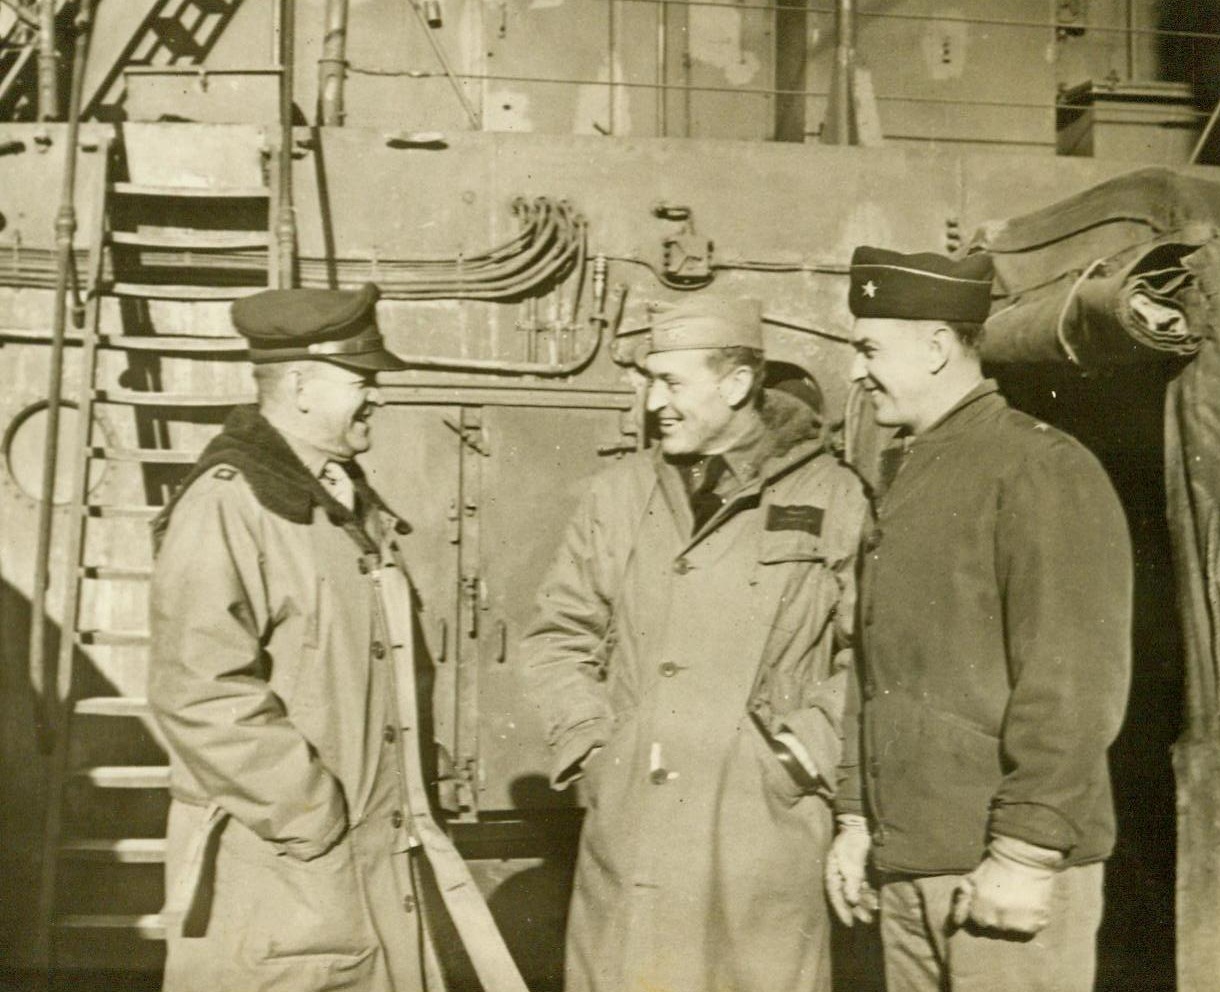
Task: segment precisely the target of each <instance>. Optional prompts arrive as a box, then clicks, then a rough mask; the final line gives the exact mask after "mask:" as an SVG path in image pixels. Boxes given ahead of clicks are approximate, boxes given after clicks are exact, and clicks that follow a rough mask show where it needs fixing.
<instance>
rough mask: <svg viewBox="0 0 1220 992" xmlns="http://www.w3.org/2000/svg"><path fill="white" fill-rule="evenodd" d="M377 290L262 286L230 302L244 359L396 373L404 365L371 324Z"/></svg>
mask: <svg viewBox="0 0 1220 992" xmlns="http://www.w3.org/2000/svg"><path fill="white" fill-rule="evenodd" d="M380 295H381V293H380V291H379V290H378V289H377V287H376V286H375V285H374V284H373V283H371V282H368V283H365V284H364V285H363V286H361V287H360V288H359V289H268V290H264V291H263V292H261V293H255V294H254V295H252V296H245V297H242V298H241V299H239V300H237V301H236V302H234V304H233V307H232V311H231V313H232V317H233V326H234V327H236V328H237V330H238V332H239V333H240V334H241V335H242V336H243V337H244V338H245V339H246V340H247V341H248V342H249V354H250V361H252V362H254V363H255V364H256V365H262V364H266V363H268V362H296V361H309V360H312V361H321V362H330V363H331V364H333V365H340V366H342V367H343V368H348V369H352V370H353V371H356V372H396V371H398V370H399V369H405V368H406V367H407V364H406V363H405V362H404V361H402V359H400V358H398V357H397V356H396V355H393V354H391V353H390V352H389V351H387V350H386V347H385V339H384V338H382V336H381V331H379V330H378V328H377V314H376V303H377V300H378V298H379V297H380Z"/></svg>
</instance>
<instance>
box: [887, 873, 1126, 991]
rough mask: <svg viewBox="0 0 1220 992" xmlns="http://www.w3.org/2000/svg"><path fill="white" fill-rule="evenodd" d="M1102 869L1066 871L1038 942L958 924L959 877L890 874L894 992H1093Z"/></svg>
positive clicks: (890, 954)
mask: <svg viewBox="0 0 1220 992" xmlns="http://www.w3.org/2000/svg"><path fill="white" fill-rule="evenodd" d="M1102 872H1103V867H1102V865H1101V864H1090V865H1081V866H1079V867H1074V868H1067V869H1065V870H1063V871H1062V872H1060V873H1059V874H1058V875H1057V876H1056V877H1055V881H1054V891H1053V894H1052V907H1051V920H1050V923H1049V924H1048V925H1047V926H1046V927H1045V928H1044V929H1042V930H1041V931H1039V932H1038V933H1036V934H1034V935H1033V936H1032V937H1024V936H1022V935H1016V934H1000V933H995V932H990V933H989V932H983V931H980V930H977V929H976V928H974V927H971V926H970V925H967V926H965V927H958V926H956V925H955V924H954V923H953V920H952V909H953V892H954V888H955V886H956V884H957V882H958V881H959V879H960V877H961V876H959V875H928V876H920V875H897V876H890V877H889V880H886V881H883V884H882V886H881V943H882V948H883V951H884V955H885V980H886V988H887V992H1092V989H1093V978H1094V974H1095V972H1096V967H1097V930H1098V927H1099V926H1100V925H1101V911H1102Z"/></svg>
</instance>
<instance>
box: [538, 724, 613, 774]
mask: <svg viewBox="0 0 1220 992" xmlns="http://www.w3.org/2000/svg"><path fill="white" fill-rule="evenodd" d="M606 723H607V721H606V720H590V721H588V722H586V723H584V724H582V725H581V726H580V727H578V728H577V729H576V730H574V731H572V732H571V733H569V734H566V735H565V736H564V738H563V741H562V742H561V743H560V744H558V745H557V746H556V748H555V760H554V762H552V764H551V788H552V789H555V790H558V791H563V790H564V789H566V788H567V787H568V786H570V785H571V784H572V783H573V782H575V781H576V780H577V779H578V778H580V774H581V765H582V764H583V763H584V760H585V757H586V756H587V755H588V753H589V752H590V751H591V750H592V749H593V748H595V747H601V746H605V744H606V740H607V737H608V734H607V732H606Z"/></svg>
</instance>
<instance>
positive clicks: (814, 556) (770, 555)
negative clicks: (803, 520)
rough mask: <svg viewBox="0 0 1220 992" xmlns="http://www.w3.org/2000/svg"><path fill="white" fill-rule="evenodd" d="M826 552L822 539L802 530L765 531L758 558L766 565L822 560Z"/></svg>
mask: <svg viewBox="0 0 1220 992" xmlns="http://www.w3.org/2000/svg"><path fill="white" fill-rule="evenodd" d="M825 557H826V553H825V551H824V550H823V548H822V539H821V538H820V537H819V536H818V535H816V534H810V533H807V532H806V531H802V530H768V531H763V536H762V546H761V548H760V549H759V554H758V560H759V561H760V562H761V563H762V564H764V565H776V564H779V563H780V562H785V561H822V560H823V559H824V558H825Z"/></svg>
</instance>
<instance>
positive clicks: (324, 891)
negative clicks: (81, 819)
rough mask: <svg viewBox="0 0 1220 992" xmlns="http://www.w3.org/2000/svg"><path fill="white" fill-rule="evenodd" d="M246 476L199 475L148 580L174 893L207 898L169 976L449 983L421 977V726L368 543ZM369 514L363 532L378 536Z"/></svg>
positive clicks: (327, 515)
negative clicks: (416, 832)
mask: <svg viewBox="0 0 1220 992" xmlns="http://www.w3.org/2000/svg"><path fill="white" fill-rule="evenodd" d="M255 416H256V415H255ZM245 427H247V428H251V429H252V431H253V433H254V434H255V435H260V436H261V435H263V434H265V431H266V430H270V428H269V425H266V424H265V422H263V424H262V425H261V426H260V425H259V422H258V421H257V419H256V420H249V419H248V418H247V421H246V422H245ZM260 440H262V441H266V440H267V438H265V437H260ZM268 447H269V449H270V451H271V452H272V454H273V455H275V456H283V455H287V456H288V457H289V458H291V455H290V454H289V453H288V451H287V449H286V448H284V447H283V446H282V444H281V445H279V446H277V445H276V444H275V443H274V440H273V439H272V440H271V442H270V443H269V445H268ZM239 450H240V449H239ZM252 468H253V465H252ZM289 468H290V469H291V471H292V472H296V474H297V475H299V474H300V472H303V471H304V469H303V467H302V466H300V465H299V464H298V465H296V466H295V467H292V466H289ZM247 474H248V473H246V474H244V473H243V472H242V471H241V470H239V469H238V468H237V467H235V466H234V465H233V464H227V463H224V462H221V463H220V464H217V465H215V466H214V467H211V468H209V469H208V470H207V471H206V472H204V473H202V474H201V475H199V477H198V478H196V479H195V480H194V481H193V482H192V483H191V484H190V485H189V486H188V488H187V489H186V491H185V492H184V494H183V495H182V496H181V498H180V499H179V500H178V501H177V503H176V505H175V507H174V509H173V513H172V516H171V518H170V521H169V527H168V531H167V532H166V534H165V539H164V542H163V545H162V547H161V549H160V552H159V554H158V556H157V562H156V567H155V573H154V578H153V600H152V635H153V650H152V663H151V671H150V679H149V702H150V704H151V706H152V709H153V712H154V714H155V716H156V718H157V721H158V723H159V725H160V727H161V728H162V730H163V731H164V733H165V737H166V739H167V741H168V744H169V748H170V759H171V792H172V805H171V812H170V818H169V829H168V850H167V856H166V857H167V864H166V882H167V894H168V899H169V904H171V905H172V904H174V902H175V899H176V896H177V895H178V894H180V893H182V891H183V889H184V888H186V889H190V890H192V892H191V895H192V896H193V898H194V901H193V905H194V907H195V909H196V911H198V910H199V904H200V902H202V903H203V908H202V911H201V912H197V915H199V916H201V919H200V920H196V921H195V924H194V926H195V929H196V930H197V931H198V932H197V933H196V935H191V936H186V935H184V934H183V933H182V932H179V931H178V930H177V929H176V928H173V927H171V930H170V933H169V935H168V959H167V964H166V973H165V985H164V988H165V989H166V992H194V990H198V992H218V990H233V992H239V990H240V992H263V990H267V992H270V990H284V992H289V990H291V992H318V990H329V989H360V990H361V992H405V990H417V989H422V988H424V987H427V988H437V987H442V986H441V985H440V984H438V981H437V978H436V975H435V974H433V975H432V982H431V983H430V984H427V985H425V977H426V975H427V974H428V973H429V971H434V970H435V968H434V963H433V962H434V959H433V958H432V957H431V953H430V949H429V944H428V941H427V936H426V934H427V929H426V924H425V921H424V920H422V919H421V913H420V893H419V891H418V888H417V879H416V877H415V875H414V872H415V871H416V870H417V865H416V864H415V859H416V857H417V855H416V854H414V853H413V852H412V841H411V838H410V837H409V835H408V827H407V824H408V823H409V812H410V811H409V808H408V805H407V797H406V795H405V794H404V791H403V789H402V787H401V781H402V779H401V774H402V770H401V769H400V766H399V761H400V760H401V759H400V757H399V750H398V748H397V747H396V746H395V738H396V735H397V733H398V732H399V730H398V728H399V727H401V726H404V725H405V726H413V725H414V724H415V720H414V719H413V718H407V719H405V720H404V719H400V717H399V714H398V713H397V712H396V702H395V693H394V690H393V679H394V677H395V675H394V673H393V672H392V671H391V669H390V664H391V661H390V657H391V654H392V652H389V651H387V649H386V645H385V644H384V643H383V641H384V635H383V634H381V633H380V631H382V630H384V627H383V625H382V624H381V621H380V618H379V616H378V610H379V609H380V608H381V607H380V603H379V601H378V597H377V594H376V590H375V588H374V586H373V583H372V581H371V579H370V577H369V575H368V571H369V569H368V564H369V562H368V559H367V555H368V554H369V551H368V549H367V547H366V548H362V547H361V546H360V543H358V542H357V541H356V540H354V539H353V536H352V533H351V532H350V527H351V521H348V526H347V527H345V526H342V525H341V521H339V520H338V519H336V517H335V510H336V508H337V505H336V506H332V507H329V510H330V512H328V507H327V506H326V505H325V503H324V499H323V498H322V496H321V492H320V491H319V492H318V493H317V494H311V498H308V499H301V498H298V496H300V495H301V494H299V493H293V492H291V491H290V487H288V489H284V488H281V491H279V492H278V493H277V492H274V491H272V492H270V494H268V492H266V491H265V490H266V489H267V486H266V485H263V486H262V487H261V488H262V489H263V490H264V491H261V492H256V488H255V487H252V485H251V480H250V479H248V478H247ZM270 474H271V472H269V471H268V465H267V464H266V462H264V463H263V465H262V467H261V469H260V477H261V478H264V479H265V478H266V477H267V476H268V475H270ZM289 474H291V472H290V473H289ZM256 481H257V480H256ZM312 495H316V496H317V497H318V498H317V499H314V498H312ZM268 503H270V504H271V506H272V508H269V506H268V505H267V504H268ZM277 507H278V509H279V512H276V508H277ZM285 508H286V509H285ZM285 513H287V514H288V515H287V516H285V515H284V514H285ZM290 517H296V519H290ZM373 517H374V514H372V513H370V514H369V515H368V518H367V519H365V520H364V521H363V522H362V524H361V526H362V528H363V529H364V530H365V531H366V533H371V534H372V535H373V536H374V537H377V536H380V535H379V534H378V532H379V531H381V530H382V529H383V528H380V527H379V526H378V521H377V520H375V519H373ZM373 547H374V549H376V544H374V545H373ZM382 550H383V551H388V549H387V548H385V546H384V543H383V548H382ZM374 553H375V552H374ZM196 890H198V891H196ZM201 893H202V894H201ZM178 908H179V909H181V908H182V907H181V906H179V907H178Z"/></svg>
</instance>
